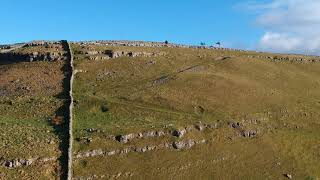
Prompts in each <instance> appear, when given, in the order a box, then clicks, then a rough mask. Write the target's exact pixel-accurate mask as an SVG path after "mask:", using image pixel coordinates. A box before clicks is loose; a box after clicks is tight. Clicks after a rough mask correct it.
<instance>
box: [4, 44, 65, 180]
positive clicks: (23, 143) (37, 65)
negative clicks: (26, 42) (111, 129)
mask: <svg viewBox="0 0 320 180" xmlns="http://www.w3.org/2000/svg"><path fill="white" fill-rule="evenodd" d="M52 51H53V50H52V49H50V48H45V46H33V47H24V48H22V49H17V50H15V51H14V52H13V53H16V54H18V53H20V54H21V57H23V56H24V55H27V54H28V53H32V52H39V53H44V54H46V53H50V52H52ZM54 51H57V52H60V53H63V49H62V47H61V46H60V45H56V49H55V50H54ZM15 57H16V56H13V57H12V59H10V60H12V61H9V60H8V59H6V58H3V59H0V64H1V65H0V179H58V178H59V177H60V175H61V172H62V170H61V162H62V161H61V159H60V157H61V154H62V148H63V145H62V143H61V142H62V139H63V137H64V123H63V122H55V119H57V118H58V117H59V119H64V116H66V115H67V114H65V113H66V112H65V110H66V108H68V107H65V104H66V98H67V96H66V94H65V92H64V86H65V82H64V81H65V78H66V75H67V73H68V72H67V71H66V68H65V67H66V61H52V62H49V61H38V62H25V61H24V60H23V59H19V58H18V59H17V60H16V59H14V58H15ZM20 60H22V62H19V61H20ZM57 123H58V124H57ZM66 130H67V129H66Z"/></svg>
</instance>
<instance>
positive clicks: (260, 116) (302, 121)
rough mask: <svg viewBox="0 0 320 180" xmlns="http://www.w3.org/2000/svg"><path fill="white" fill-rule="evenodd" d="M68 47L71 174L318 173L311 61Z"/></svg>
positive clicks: (317, 75) (315, 71)
mask: <svg viewBox="0 0 320 180" xmlns="http://www.w3.org/2000/svg"><path fill="white" fill-rule="evenodd" d="M130 45H132V44H130V43H129V44H125V45H123V44H122V45H119V44H114V43H107V44H105V43H103V42H102V43H99V44H93V43H82V44H78V43H76V44H74V45H73V49H74V52H75V58H76V60H75V66H76V69H77V70H78V71H79V73H78V74H77V75H76V78H75V84H74V89H75V90H74V95H75V99H76V107H75V119H74V130H75V132H74V135H75V138H76V139H75V141H74V154H75V157H76V158H75V161H74V176H75V177H78V178H80V177H86V178H89V177H96V178H114V177H120V178H128V177H130V178H133V179H139V178H152V179H170V178H177V179H199V178H200V179H212V178H215V179H234V178H235V177H237V179H261V178H262V179H281V178H285V176H284V174H290V175H292V176H293V177H295V178H298V179H308V178H309V179H312V178H316V177H319V176H320V171H319V169H320V164H319V163H318V162H319V159H320V154H319V151H318V149H319V148H320V147H319V143H320V131H319V129H320V122H319V111H318V109H319V107H320V91H319V88H320V71H319V68H320V64H319V63H318V61H319V60H318V59H317V58H316V57H305V56H296V55H274V54H266V53H256V52H242V51H231V50H224V49H201V48H186V47H166V46H165V45H159V47H155V46H154V45H153V46H150V47H146V46H145V45H144V46H139V44H133V45H134V46H130Z"/></svg>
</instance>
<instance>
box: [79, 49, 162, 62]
mask: <svg viewBox="0 0 320 180" xmlns="http://www.w3.org/2000/svg"><path fill="white" fill-rule="evenodd" d="M75 53H76V54H80V55H84V56H85V57H86V58H87V59H89V60H106V59H115V58H120V57H157V56H165V55H166V53H165V52H136V51H114V50H105V51H97V50H90V49H87V50H84V51H77V52H75Z"/></svg>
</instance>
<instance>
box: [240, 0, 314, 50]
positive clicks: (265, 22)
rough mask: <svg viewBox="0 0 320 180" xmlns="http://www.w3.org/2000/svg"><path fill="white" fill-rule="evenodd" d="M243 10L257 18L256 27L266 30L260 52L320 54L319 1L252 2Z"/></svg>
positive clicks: (279, 0)
mask: <svg viewBox="0 0 320 180" xmlns="http://www.w3.org/2000/svg"><path fill="white" fill-rule="evenodd" d="M244 6H245V7H246V9H247V10H249V11H251V12H254V13H256V14H257V19H256V24H257V25H258V26H260V27H262V28H263V29H264V30H265V34H264V35H263V36H262V37H261V39H260V41H259V43H258V45H257V48H258V49H259V50H263V51H275V52H285V53H304V54H317V55H319V54H320V0H271V1H268V2H264V3H261V1H260V2H259V1H251V2H249V3H246V4H244Z"/></svg>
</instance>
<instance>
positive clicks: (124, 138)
mask: <svg viewBox="0 0 320 180" xmlns="http://www.w3.org/2000/svg"><path fill="white" fill-rule="evenodd" d="M134 138H135V134H133V133H131V134H127V135H119V136H116V139H117V141H119V142H122V143H127V142H129V141H130V140H132V139H134Z"/></svg>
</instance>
